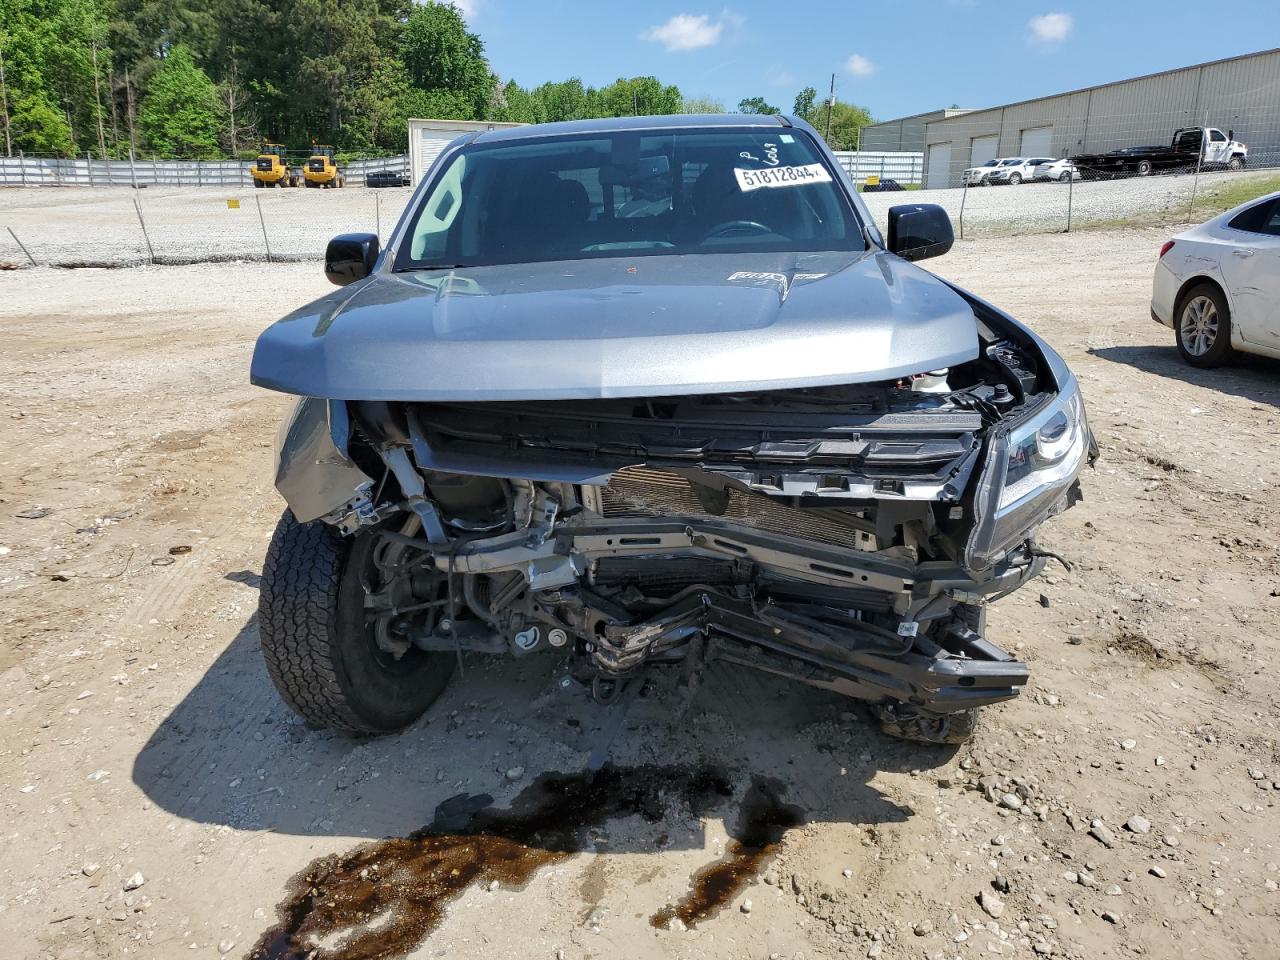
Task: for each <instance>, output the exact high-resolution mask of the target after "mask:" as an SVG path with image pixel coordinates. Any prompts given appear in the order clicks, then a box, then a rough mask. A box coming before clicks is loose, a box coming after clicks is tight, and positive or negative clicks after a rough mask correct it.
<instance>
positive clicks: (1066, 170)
mask: <svg viewBox="0 0 1280 960" xmlns="http://www.w3.org/2000/svg"><path fill="white" fill-rule="evenodd" d="M1031 178H1032V179H1033V180H1041V181H1043V180H1053V181H1056V182H1058V183H1066V182H1067V181H1068V180H1079V179H1080V171H1079V170H1077V169H1076V165H1075V164H1074V163H1072V162H1071V161H1070V160H1067V159H1065V158H1063V159H1061V160H1045V161H1043V162H1041V163H1037V164H1036V167H1035V170H1033V171H1032V175H1031Z"/></svg>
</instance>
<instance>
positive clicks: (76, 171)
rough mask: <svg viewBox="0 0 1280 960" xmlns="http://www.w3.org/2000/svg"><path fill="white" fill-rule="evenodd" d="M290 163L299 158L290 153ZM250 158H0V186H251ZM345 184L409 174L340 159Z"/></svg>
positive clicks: (392, 164) (400, 161)
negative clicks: (372, 176) (379, 173)
mask: <svg viewBox="0 0 1280 960" xmlns="http://www.w3.org/2000/svg"><path fill="white" fill-rule="evenodd" d="M292 162H293V163H294V165H295V166H296V165H300V164H301V163H302V162H303V158H302V157H295V158H292ZM252 166H253V161H251V160H147V159H142V158H140V157H139V158H136V159H133V160H93V159H90V158H88V157H86V158H84V159H82V160H81V159H75V160H67V159H62V158H58V157H28V156H23V155H19V156H16V157H0V186H5V187H62V186H76V187H111V186H116V187H132V186H139V187H148V186H166V187H226V186H241V187H247V186H252V184H253V178H252V177H250V176H249V170H250V169H251V168H252ZM339 166H340V169H341V170H342V173H343V176H345V177H346V179H347V182H348V183H350V184H361V185H362V184H364V182H365V177H366V176H367V175H368V174H370V173H373V172H375V171H383V170H388V171H391V172H393V173H397V174H401V175H403V176H405V177H407V176H409V158H408V157H407V156H399V157H377V158H374V159H370V160H353V161H352V162H350V163H347V164H340V165H339Z"/></svg>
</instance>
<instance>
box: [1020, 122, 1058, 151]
mask: <svg viewBox="0 0 1280 960" xmlns="http://www.w3.org/2000/svg"><path fill="white" fill-rule="evenodd" d="M1022 155H1023V156H1024V157H1052V156H1053V127H1036V128H1035V129H1033V130H1023V131H1022Z"/></svg>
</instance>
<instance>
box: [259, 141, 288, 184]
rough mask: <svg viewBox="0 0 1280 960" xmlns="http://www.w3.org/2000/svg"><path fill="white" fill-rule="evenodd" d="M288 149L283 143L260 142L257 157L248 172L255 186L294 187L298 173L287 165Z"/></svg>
mask: <svg viewBox="0 0 1280 960" xmlns="http://www.w3.org/2000/svg"><path fill="white" fill-rule="evenodd" d="M288 157H289V151H288V149H286V148H285V145H284V144H283V143H268V142H266V141H265V140H264V141H263V142H262V149H261V150H260V151H259V152H258V159H256V160H254V161H253V166H252V167H250V168H249V174H250V175H251V176H252V177H253V185H254V186H255V187H296V186H297V185H298V174H297V171H295V170H294V169H293V168H292V167H290V166H289V159H288Z"/></svg>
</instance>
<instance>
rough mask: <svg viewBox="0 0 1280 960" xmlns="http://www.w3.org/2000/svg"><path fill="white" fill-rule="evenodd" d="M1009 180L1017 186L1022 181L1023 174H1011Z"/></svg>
mask: <svg viewBox="0 0 1280 960" xmlns="http://www.w3.org/2000/svg"><path fill="white" fill-rule="evenodd" d="M1009 182H1010V183H1011V184H1013V185H1014V186H1015V187H1016V186H1017V185H1018V184H1020V183H1021V182H1022V174H1020V173H1011V174H1009Z"/></svg>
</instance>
